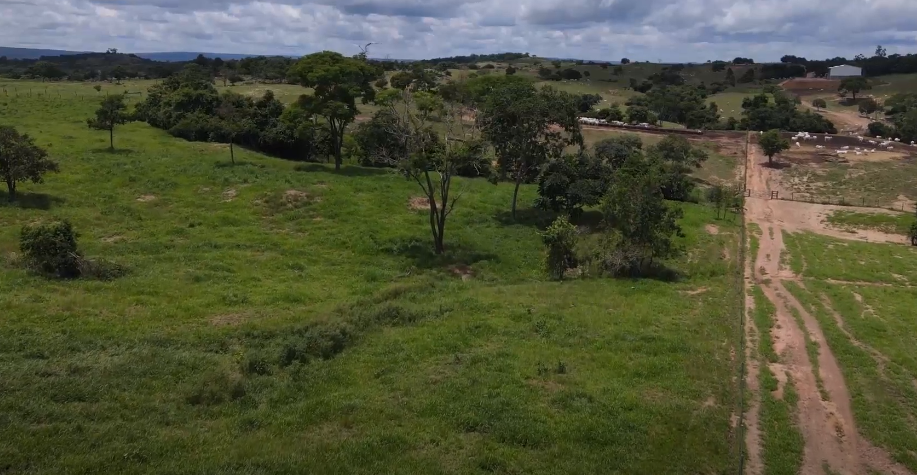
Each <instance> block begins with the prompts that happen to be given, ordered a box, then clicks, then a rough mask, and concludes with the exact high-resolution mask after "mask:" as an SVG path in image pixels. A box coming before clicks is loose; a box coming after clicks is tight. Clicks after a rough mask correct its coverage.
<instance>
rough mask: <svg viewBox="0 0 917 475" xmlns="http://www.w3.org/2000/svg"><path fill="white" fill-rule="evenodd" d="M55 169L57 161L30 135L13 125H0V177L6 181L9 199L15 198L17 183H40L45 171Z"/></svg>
mask: <svg viewBox="0 0 917 475" xmlns="http://www.w3.org/2000/svg"><path fill="white" fill-rule="evenodd" d="M56 171H58V167H57V163H55V162H54V161H52V160H50V159H49V158H48V152H46V151H45V150H44V149H42V148H41V147H39V146H37V145H35V140H34V139H32V137H29V135H28V134H20V133H19V132H17V131H16V129H15V128H13V127H10V126H5V125H4V126H0V177H2V178H3V181H5V182H6V188H7V190H8V192H9V200H10V201H14V200H15V199H16V185H17V184H18V183H22V182H26V181H31V182H32V183H42V181H44V175H45V174H46V173H48V172H56Z"/></svg>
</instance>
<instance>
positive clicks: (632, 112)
mask: <svg viewBox="0 0 917 475" xmlns="http://www.w3.org/2000/svg"><path fill="white" fill-rule="evenodd" d="M627 120H628V121H629V122H630V123H632V124H643V123H651V120H650V110H649V109H647V108H646V107H644V106H631V107H628V108H627Z"/></svg>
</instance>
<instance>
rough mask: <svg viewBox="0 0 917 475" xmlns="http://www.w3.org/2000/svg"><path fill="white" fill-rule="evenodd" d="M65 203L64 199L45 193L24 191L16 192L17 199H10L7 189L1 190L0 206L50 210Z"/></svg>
mask: <svg viewBox="0 0 917 475" xmlns="http://www.w3.org/2000/svg"><path fill="white" fill-rule="evenodd" d="M63 203H64V199H63V198H60V197H57V196H52V195H48V194H44V193H23V192H21V191H20V192H18V193H17V194H16V200H15V201H10V195H9V193H8V192H7V191H6V190H2V191H0V208H22V209H40V210H45V211H47V210H49V209H51V208H52V207H53V206H59V205H61V204H63Z"/></svg>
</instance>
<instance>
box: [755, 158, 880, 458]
mask: <svg viewBox="0 0 917 475" xmlns="http://www.w3.org/2000/svg"><path fill="white" fill-rule="evenodd" d="M763 165H766V162H765V161H764V160H762V158H761V156H760V155H759V153H758V150H757V147H756V146H754V145H750V146H749V151H748V154H747V163H746V180H747V181H746V183H747V188H748V189H750V190H753V191H754V192H755V193H753V195H756V196H769V195H770V192H771V191H781V190H780V189H779V181H778V180H777V176H776V174H775V173H774V172H773V171H772V169H771V168H768V167H766V166H763ZM815 206H817V205H815ZM745 211H746V212H745V216H746V223H755V224H757V225H758V226H759V227H760V228H761V230H762V233H761V236H760V238H759V248H758V255H757V256H752V257H750V260H751V262H753V264H752V266H753V267H752V269H753V270H759V273H758V274H759V276H758V278H757V279H755V278H754V276H753V274H754V272H752V273H751V274H752V276H751V277H749V276H748V275H746V278H747V279H749V278H750V279H753V280H754V283H755V284H757V285H758V286H759V287H760V288H761V290H762V291H763V293H764V295H765V296H766V297H767V299H768V300H769V301H770V302H771V303H772V304H773V305H774V307H775V308H776V315H775V323H776V325H775V331H774V332H773V333H772V334H771V335H770V337H771V338H772V339H773V344H774V349H775V351H777V352H778V354H780V355H781V357H782V359H783V363H784V365H785V366H786V368H787V370H788V372H789V374H790V377H791V378H793V383H794V385H795V387H796V390H797V392H798V394H799V401H798V404H797V408H796V410H797V418H798V421H799V427H800V430H801V432H802V434H803V438H804V441H805V445H804V450H803V461H802V468H801V473H802V474H805V475H808V474H812V475H815V474H818V475H822V474H823V473H824V472H825V470H824V467H825V466H827V467H828V468H829V469H830V470H832V471H833V472H836V473H840V474H860V473H864V472H865V464H864V463H863V461H862V460H861V454H862V455H864V456H865V455H870V452H871V451H869V450H861V449H860V447H861V444H860V442H859V440H858V439H859V437H858V433H857V430H856V426H855V423H854V419H853V415H852V412H851V409H850V407H851V403H850V395H849V393H848V391H847V387H846V384H845V382H844V379H843V375H842V373H841V371H840V367H839V365H838V364H837V361H836V359H835V358H834V355H833V354H832V353H831V349H830V348H829V347H828V345H827V343H826V342H825V338H824V335H823V334H822V331H821V328H820V327H819V326H818V322H817V321H816V320H815V319H814V318H813V317H812V315H810V314H809V312H808V311H806V309H805V308H803V307H802V305H801V304H799V302H798V301H797V300H796V299H795V298H794V297H793V296H792V295H791V294H790V293H789V292H788V291H787V290H786V289H785V288H784V286H783V282H782V281H783V279H787V280H795V279H796V276H794V275H792V272H790V271H789V270H787V269H782V268H781V265H780V262H781V256H782V255H783V254H784V253H785V252H786V249H785V247H784V244H783V231H784V229H790V230H792V229H799V228H800V227H801V228H807V227H808V226H798V225H799V223H796V222H794V219H795V218H797V217H799V214H797V213H793V212H789V213H786V212H785V211H786V210H784V208H783V207H781V206H780V203H779V202H776V201H773V200H769V199H764V198H757V197H750V198H747V199H746V210H745ZM806 224H808V223H806ZM815 231H817V230H815ZM746 274H749V272H748V270H746ZM791 308H792V309H795V310H796V311H797V312H798V313H799V314H800V316H801V317H802V327H800V325H798V324H797V322H796V319H795V318H794V317H793V315H792V310H791ZM806 334H808V335H809V338H811V339H813V340H814V341H816V342H818V343H819V348H820V351H819V355H818V376H819V377H820V378H821V379H822V381H824V385H825V389H826V392H827V393H828V399H829V400H828V401H824V400H822V397H821V393H820V392H819V390H818V383H817V378H816V374H815V371H816V369H815V368H814V366H813V362H812V361H810V359H809V354H808V352H807V351H806ZM759 336H760V337H761V338H764V337H767V335H759ZM749 387H750V388H751V387H752V386H751V384H749ZM746 440H747V443H748V444H749V453H751V452H752V450H754V448H753V444H755V443H758V444H760V437H759V438H758V441H755V440H752V439H751V438H750V437H746ZM862 447H863V448H864V449H867V447H866V446H865V444H863V445H862ZM757 450H760V448H758V449H757ZM864 459H865V457H864ZM870 459H871V457H870ZM869 465H870V466H872V465H873V463H869ZM749 473H751V472H749Z"/></svg>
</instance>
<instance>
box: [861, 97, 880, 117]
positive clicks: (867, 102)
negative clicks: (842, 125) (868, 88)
mask: <svg viewBox="0 0 917 475" xmlns="http://www.w3.org/2000/svg"><path fill="white" fill-rule="evenodd" d="M857 109H858V110H859V111H860V114H866V115H869V114H872V113H873V112H875V111H877V110H879V103H878V102H876V100H875V99H873V98H871V97H867V98H866V99H862V100H860V103H859V107H858V108H857Z"/></svg>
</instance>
